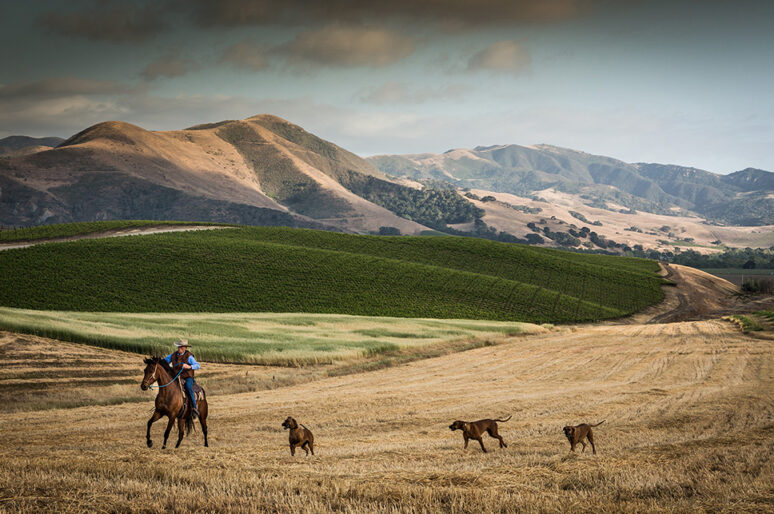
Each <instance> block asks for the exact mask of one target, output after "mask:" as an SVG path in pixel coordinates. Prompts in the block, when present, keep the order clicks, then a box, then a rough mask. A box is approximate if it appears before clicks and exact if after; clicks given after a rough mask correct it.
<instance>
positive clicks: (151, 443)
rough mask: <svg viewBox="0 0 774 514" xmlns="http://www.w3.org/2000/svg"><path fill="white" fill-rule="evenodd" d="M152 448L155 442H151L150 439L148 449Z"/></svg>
mask: <svg viewBox="0 0 774 514" xmlns="http://www.w3.org/2000/svg"><path fill="white" fill-rule="evenodd" d="M151 446H153V441H151V440H150V439H148V448H150V447H151Z"/></svg>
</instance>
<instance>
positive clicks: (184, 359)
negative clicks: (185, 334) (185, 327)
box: [164, 339, 201, 417]
mask: <svg viewBox="0 0 774 514" xmlns="http://www.w3.org/2000/svg"><path fill="white" fill-rule="evenodd" d="M190 347H191V345H190V344H188V339H178V340H177V342H175V348H176V350H177V351H175V352H172V353H170V354H169V355H167V356H166V357H165V358H164V360H165V361H167V362H168V363H169V364H170V365H171V366H172V369H176V368H177V367H178V366H180V365H182V367H183V370H182V372H181V373H180V378H181V379H183V383H184V384H185V393H186V394H187V395H188V398H189V400H190V402H191V406H192V407H193V413H194V416H196V417H199V410H198V409H197V408H196V394H195V393H194V389H193V385H194V370H196V369H199V368H201V366H199V363H198V362H196V359H194V356H193V354H192V353H191V352H190V350H189V348H190Z"/></svg>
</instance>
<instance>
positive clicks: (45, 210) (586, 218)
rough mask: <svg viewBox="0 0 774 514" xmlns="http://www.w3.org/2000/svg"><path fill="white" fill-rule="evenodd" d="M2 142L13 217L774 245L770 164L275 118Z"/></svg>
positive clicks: (594, 245)
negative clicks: (358, 139)
mask: <svg viewBox="0 0 774 514" xmlns="http://www.w3.org/2000/svg"><path fill="white" fill-rule="evenodd" d="M0 142H2V145H3V146H2V147H0V148H3V151H4V152H6V155H4V156H0V226H2V227H6V228H7V227H9V226H29V225H39V224H48V223H62V222H70V221H91V220H108V219H160V220H182V221H216V222H231V223H240V224H248V225H284V226H291V227H308V228H317V229H325V230H334V231H343V232H358V233H382V234H418V233H422V232H425V231H428V230H431V229H432V230H440V231H444V232H447V233H454V234H464V235H475V236H478V237H486V238H489V239H498V240H501V241H512V242H526V241H530V242H531V243H535V244H545V245H552V246H569V247H575V248H580V247H585V248H588V249H590V250H596V249H605V250H610V249H613V250H615V251H626V248H633V247H635V246H642V247H644V248H654V249H660V250H662V251H663V250H669V249H672V248H673V247H674V246H676V245H692V246H693V247H701V248H705V249H707V251H717V250H718V249H720V248H722V246H724V245H731V246H742V247H744V246H756V247H768V246H771V245H774V231H772V230H769V228H766V227H761V225H766V224H774V173H770V172H768V171H763V170H755V169H746V170H743V171H739V172H736V173H732V174H730V175H725V176H724V175H716V174H714V173H710V172H707V171H703V170H698V169H694V168H686V167H681V166H674V165H662V164H644V163H636V164H630V163H625V162H622V161H619V160H616V159H613V158H610V157H603V156H596V155H590V154H587V153H583V152H578V151H575V150H568V149H564V148H558V147H554V146H549V145H538V146H529V147H527V146H518V145H504V146H489V147H476V148H474V149H472V150H466V149H457V150H450V151H448V152H446V153H443V154H419V155H381V156H375V157H371V158H369V159H363V158H360V157H358V156H357V155H355V154H353V153H351V152H348V151H346V150H344V149H343V148H341V147H339V146H337V145H335V144H333V143H331V142H328V141H325V140H323V139H321V138H319V137H317V136H315V135H313V134H310V133H309V132H307V131H305V130H304V129H303V128H301V127H299V126H297V125H294V124H292V123H289V122H287V121H285V120H283V119H280V118H278V117H276V116H271V115H259V116H253V117H251V118H247V119H244V120H229V121H222V122H219V123H210V124H204V125H197V126H194V127H190V128H187V129H184V130H175V131H166V132H155V131H148V130H145V129H143V128H140V127H138V126H135V125H131V124H129V123H124V122H118V121H108V122H103V123H99V124H97V125H94V126H92V127H89V128H87V129H85V130H83V131H82V132H79V133H78V134H75V135H74V136H72V137H70V138H69V139H67V140H61V139H59V138H42V139H35V138H26V137H24V136H14V137H11V138H5V139H3V140H0ZM718 221H720V222H723V223H725V224H730V225H747V226H748V227H746V228H745V227H739V228H737V227H720V226H718V223H717V222H718ZM756 226H758V227H760V229H758V228H757V227H756ZM582 229H583V230H585V232H583V231H582ZM538 236H539V237H538ZM613 243H616V244H615V245H613Z"/></svg>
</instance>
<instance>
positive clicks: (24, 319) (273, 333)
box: [0, 307, 541, 366]
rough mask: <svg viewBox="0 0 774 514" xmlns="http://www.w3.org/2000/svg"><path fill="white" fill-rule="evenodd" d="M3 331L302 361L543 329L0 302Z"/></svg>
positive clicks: (235, 358)
mask: <svg viewBox="0 0 774 514" xmlns="http://www.w3.org/2000/svg"><path fill="white" fill-rule="evenodd" d="M0 329H2V330H9V331H14V332H20V333H27V334H34V335H39V336H43V337H49V338H52V339H57V340H61V341H71V342H77V343H85V344H89V345H93V346H100V347H103V348H111V349H115V350H125V351H130V352H135V353H144V354H153V353H164V354H166V353H169V352H170V351H171V343H172V342H173V341H174V340H176V339H177V338H178V337H181V336H182V337H186V338H187V339H188V340H189V341H191V343H192V344H193V348H192V350H193V352H194V354H195V355H196V356H197V358H200V359H202V360H206V361H211V362H227V363H247V364H274V365H283V366H298V365H308V364H328V363H332V362H334V361H346V360H357V359H359V358H363V357H369V356H374V355H378V354H382V353H385V352H395V351H400V350H402V349H404V348H406V349H408V348H412V347H419V346H432V345H437V344H440V343H447V342H449V341H459V340H466V339H470V340H475V339H485V338H488V337H491V336H495V335H497V336H502V335H514V334H519V333H525V332H536V331H540V330H541V329H540V327H537V326H535V325H530V324H525V323H500V322H490V321H465V322H460V321H456V320H424V319H405V318H400V319H396V318H384V317H372V318H369V317H358V316H342V315H315V314H309V315H298V314H250V313H229V314H213V313H207V314H204V313H197V314H190V313H186V314H179V313H178V314H129V313H88V312H58V311H32V310H21V309H9V308H4V307H0Z"/></svg>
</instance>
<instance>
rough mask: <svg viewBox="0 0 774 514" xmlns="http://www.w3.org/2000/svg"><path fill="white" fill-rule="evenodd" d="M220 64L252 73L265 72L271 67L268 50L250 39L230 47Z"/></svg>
mask: <svg viewBox="0 0 774 514" xmlns="http://www.w3.org/2000/svg"><path fill="white" fill-rule="evenodd" d="M220 62H221V63H227V64H231V65H232V66H235V67H237V68H242V69H246V70H252V71H260V70H263V69H265V68H266V67H267V66H268V65H269V60H268V56H267V51H266V49H265V48H263V47H262V46H259V45H257V44H256V43H255V42H254V41H251V40H249V39H245V40H243V41H240V42H239V43H236V44H234V45H231V46H230V47H228V48H227V49H226V51H225V52H223V55H222V56H221V58H220Z"/></svg>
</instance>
